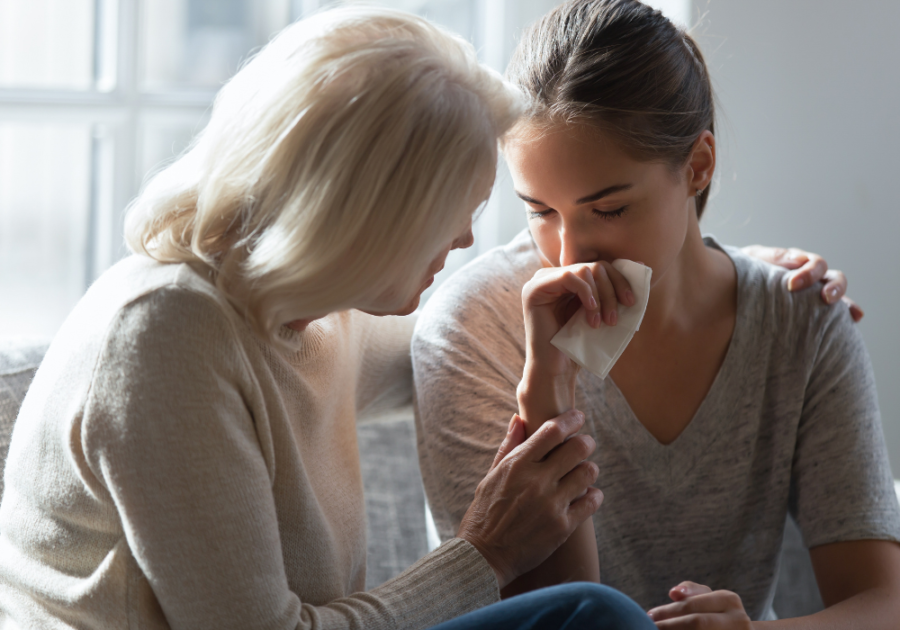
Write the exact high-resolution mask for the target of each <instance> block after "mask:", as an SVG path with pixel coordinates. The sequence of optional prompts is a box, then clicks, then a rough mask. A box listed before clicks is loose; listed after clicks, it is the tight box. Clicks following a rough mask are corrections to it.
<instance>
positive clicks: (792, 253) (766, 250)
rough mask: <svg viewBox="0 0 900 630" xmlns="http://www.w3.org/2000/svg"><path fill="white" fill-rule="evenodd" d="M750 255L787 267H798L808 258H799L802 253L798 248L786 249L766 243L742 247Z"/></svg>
mask: <svg viewBox="0 0 900 630" xmlns="http://www.w3.org/2000/svg"><path fill="white" fill-rule="evenodd" d="M742 251H743V252H744V253H745V254H747V255H748V256H752V257H753V258H758V259H759V260H764V261H766V262H767V263H771V264H773V265H778V266H779V267H784V268H785V269H797V268H798V267H800V266H802V265H803V263H805V262H806V260H807V259H806V258H798V257H797V254H798V253H801V250H798V249H785V248H784V247H766V246H765V245H748V246H747V247H744V248H742Z"/></svg>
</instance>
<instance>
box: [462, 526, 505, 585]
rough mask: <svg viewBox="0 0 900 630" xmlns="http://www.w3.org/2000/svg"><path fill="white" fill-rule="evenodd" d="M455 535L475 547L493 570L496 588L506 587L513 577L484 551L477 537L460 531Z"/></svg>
mask: <svg viewBox="0 0 900 630" xmlns="http://www.w3.org/2000/svg"><path fill="white" fill-rule="evenodd" d="M456 536H457V538H461V539H463V540H465V541H466V542H467V543H469V544H470V545H472V546H473V547H474V548H475V551H477V552H478V553H479V554H480V555H481V557H482V558H483V559H484V561H485V562H486V563H487V565H488V566H489V567H490V568H491V570H492V571H493V572H494V577H496V578H497V588H498V589H500V590H502V589H503V588H505V587H506V585H507V584H509V583H510V582H512V579H513V577H512V576H510V575H508V574H507V572H506V571H504V570H503V568H502V567H501V566H499V563H498V562H497V560H496V559H495V558H491V556H490V554H488V553H487V552H486V549H485V548H484V546H483V545H481V544H480V542H479V541H478V540H477V539H474V538H472V537H470V536H467V535H465V534H463V533H462V532H459V533H457V535H456Z"/></svg>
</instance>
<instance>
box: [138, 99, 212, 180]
mask: <svg viewBox="0 0 900 630" xmlns="http://www.w3.org/2000/svg"><path fill="white" fill-rule="evenodd" d="M205 119H206V116H205V115H198V116H197V117H196V119H194V118H193V117H191V116H190V115H181V116H172V117H157V116H147V117H145V119H144V120H143V121H142V123H141V135H140V161H139V162H138V168H139V169H140V173H141V177H142V179H146V178H147V176H148V175H149V174H152V173H154V172H156V171H158V170H159V169H160V168H161V167H162V166H163V165H164V164H166V163H168V162H171V161H172V159H173V158H175V157H177V156H179V155H181V152H182V151H184V150H185V149H186V148H187V146H188V145H189V144H190V142H191V138H193V137H194V134H195V133H197V132H198V131H200V130H201V129H202V128H203V122H205Z"/></svg>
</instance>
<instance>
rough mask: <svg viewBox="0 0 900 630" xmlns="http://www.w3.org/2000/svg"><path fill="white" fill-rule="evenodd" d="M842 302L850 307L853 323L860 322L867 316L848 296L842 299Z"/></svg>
mask: <svg viewBox="0 0 900 630" xmlns="http://www.w3.org/2000/svg"><path fill="white" fill-rule="evenodd" d="M841 300H842V301H843V302H844V304H846V305H847V306H849V307H850V317H852V318H853V321H855V322H858V321H859V320H861V319H862V318H863V317H865V316H866V314H865V312H863V310H862V309H861V308H860V307H859V305H858V304H857V303H856V302H854V301H853V300H851V299H850V298H848V297H847V296H846V295H845V296H844V297H842V298H841Z"/></svg>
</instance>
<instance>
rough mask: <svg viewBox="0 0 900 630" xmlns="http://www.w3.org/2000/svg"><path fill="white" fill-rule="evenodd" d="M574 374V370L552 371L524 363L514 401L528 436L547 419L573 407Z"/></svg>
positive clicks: (575, 374)
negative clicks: (570, 371)
mask: <svg viewBox="0 0 900 630" xmlns="http://www.w3.org/2000/svg"><path fill="white" fill-rule="evenodd" d="M576 376H577V373H575V372H573V373H568V374H552V373H545V372H542V371H541V370H540V369H535V368H532V367H530V366H528V365H526V366H525V370H524V373H523V375H522V380H521V381H519V385H518V387H516V400H517V402H518V403H519V415H520V416H522V419H523V420H525V425H526V428H527V429H528V434H529V435H530V434H531V433H533V432H534V431H536V430H537V428H538V427H539V426H540V425H541V424H543V423H544V422H546V421H547V420H550V419H551V418H555V417H556V416H558V415H560V414H562V413H564V412H566V411H568V410H569V409H572V408H573V407H574V406H575V384H576Z"/></svg>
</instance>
